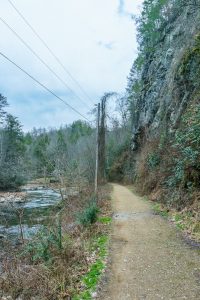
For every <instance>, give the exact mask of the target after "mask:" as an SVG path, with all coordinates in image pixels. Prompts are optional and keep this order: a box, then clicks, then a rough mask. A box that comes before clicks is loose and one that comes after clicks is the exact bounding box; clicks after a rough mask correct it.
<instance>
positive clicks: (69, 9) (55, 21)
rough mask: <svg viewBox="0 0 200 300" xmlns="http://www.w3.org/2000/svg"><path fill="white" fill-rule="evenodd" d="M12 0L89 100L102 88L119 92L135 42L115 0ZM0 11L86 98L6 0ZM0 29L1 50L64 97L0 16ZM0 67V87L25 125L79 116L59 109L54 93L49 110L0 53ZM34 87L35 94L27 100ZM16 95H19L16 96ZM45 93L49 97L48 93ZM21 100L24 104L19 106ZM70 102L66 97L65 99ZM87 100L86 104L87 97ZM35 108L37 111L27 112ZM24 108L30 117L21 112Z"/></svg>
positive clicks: (128, 0) (129, 5)
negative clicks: (67, 116)
mask: <svg viewBox="0 0 200 300" xmlns="http://www.w3.org/2000/svg"><path fill="white" fill-rule="evenodd" d="M12 1H13V3H14V4H15V5H16V6H17V7H18V9H19V10H20V11H21V12H22V13H23V14H24V16H25V17H26V18H27V19H28V20H29V22H30V23H31V24H32V25H33V27H34V28H35V29H36V30H37V32H38V33H39V34H40V35H41V36H42V37H43V38H44V40H45V41H46V42H47V43H48V45H49V46H50V48H51V49H52V50H53V51H54V52H55V53H56V54H57V55H58V57H59V58H60V59H61V61H62V62H63V63H64V65H65V66H66V67H67V68H68V69H69V70H70V71H71V73H72V74H73V76H74V77H76V79H77V80H78V81H79V82H80V83H81V85H82V86H83V87H84V88H85V90H86V91H87V93H88V94H89V95H90V97H91V98H92V99H94V101H95V102H97V101H98V99H99V97H100V96H101V95H102V94H103V93H104V92H106V91H117V92H121V91H123V90H124V89H125V86H126V77H127V75H128V72H129V69H130V67H131V64H132V62H133V59H134V56H135V52H136V48H137V46H136V38H135V36H136V30H135V25H134V22H133V21H132V20H131V18H130V17H122V16H121V15H120V14H119V13H118V7H119V1H118V0H109V1H108V0H84V1H81V0H59V1H49V0H43V1H41V0H29V1H27V0H21V1H17V0H12ZM140 3H141V0H138V1H132V0H124V8H123V9H124V11H125V12H127V13H128V14H134V13H136V12H137V11H138V5H139V4H140ZM0 17H2V18H4V19H5V20H6V21H7V22H8V23H9V25H11V26H12V27H14V29H15V30H16V31H17V33H18V34H20V35H21V36H22V37H23V38H24V39H25V40H26V42H27V43H29V44H30V45H31V46H32V47H33V49H34V50H35V51H36V52H37V53H39V54H40V56H41V57H42V58H43V59H44V60H45V61H46V62H47V63H48V64H49V65H50V66H51V67H52V68H53V69H54V70H55V71H56V72H57V73H58V74H59V76H61V77H62V78H64V79H65V81H66V82H67V84H68V85H69V86H70V87H71V88H72V89H73V90H75V91H76V93H77V94H79V95H80V96H81V97H83V98H84V100H85V101H87V99H86V98H85V97H84V95H83V94H82V93H81V92H80V90H79V89H78V88H77V86H76V85H75V84H74V83H73V81H72V80H71V79H70V78H69V77H68V76H67V75H66V74H65V73H64V72H63V70H62V69H61V68H60V67H59V65H58V64H56V62H55V60H54V59H53V58H52V57H51V55H50V54H49V53H48V52H47V50H46V49H45V48H44V47H43V46H42V44H41V43H40V42H39V41H38V39H37V38H36V37H35V36H34V35H33V34H32V32H31V31H30V29H29V28H28V27H27V26H26V25H25V24H24V23H23V21H22V20H21V19H20V17H19V16H18V15H17V13H16V12H15V11H14V10H13V8H12V7H11V6H10V5H9V3H8V1H1V12H0ZM0 35H1V47H0V48H1V51H2V52H3V53H5V54H6V55H8V56H9V57H10V58H12V59H13V60H14V61H16V62H17V63H18V64H19V65H20V66H23V67H24V68H25V69H26V70H27V71H28V72H30V73H31V74H32V75H33V76H35V77H36V78H37V79H39V80H41V81H42V82H43V83H45V84H46V85H47V86H48V87H50V88H51V89H53V90H55V91H57V93H60V94H59V95H64V97H65V99H66V100H69V101H70V99H71V98H70V99H68V98H66V95H67V92H66V93H65V92H64V86H63V85H62V84H61V83H60V82H59V81H58V80H57V79H55V78H54V76H53V75H52V74H50V73H49V71H48V70H47V69H46V68H45V67H44V66H42V65H41V63H40V62H39V61H38V60H37V59H36V58H35V57H34V56H33V55H32V54H31V53H30V51H29V50H28V49H26V48H25V47H24V45H22V44H21V42H20V41H18V39H17V38H16V37H15V36H14V35H13V34H12V33H10V32H9V30H8V29H7V28H6V27H5V25H4V24H2V23H1V22H0ZM0 68H1V72H0V81H1V83H0V88H1V90H0V92H2V93H4V95H5V96H8V101H9V102H10V104H11V107H13V110H15V114H16V115H17V116H19V118H20V120H21V121H22V123H24V125H25V128H30V127H32V126H39V125H40V126H42V127H43V126H48V125H49V126H51V125H52V121H51V120H52V119H53V120H54V121H53V126H59V125H60V124H61V123H65V122H67V123H69V122H71V121H73V120H75V119H77V118H79V116H77V115H76V114H75V113H73V112H69V111H68V110H66V111H64V110H65V107H64V106H63V104H62V103H59V102H58V101H57V100H56V99H55V104H53V106H52V109H51V110H49V102H48V101H46V102H45V100H44V98H45V96H44V92H43V90H42V89H41V88H40V87H38V86H37V85H36V84H35V83H34V82H32V81H31V80H30V79H28V78H27V77H26V76H25V75H24V74H22V73H20V71H18V70H17V69H15V67H13V66H12V65H9V63H8V62H5V61H4V59H3V58H1V57H0ZM59 91H60V92H59ZM34 93H35V95H36V96H35V97H37V99H35V101H34V102H33V103H32V102H31V101H32V100H31V99H32V97H33V94H34ZM20 95H21V98H22V99H23V101H21V100H20V97H19V96H20ZM38 97H39V98H40V97H41V99H42V100H43V106H42V108H41V107H40V106H39V105H38V103H40V100H41V99H38ZM46 98H47V99H49V95H47V96H46ZM25 100H26V101H27V103H28V104H27V106H26V108H25V111H24V101H25ZM73 101H75V100H73ZM78 101H79V100H77V101H76V103H77V105H75V106H76V107H77V106H78V109H80V110H81V112H82V113H83V112H84V113H86V111H87V109H86V108H84V107H83V105H82V104H80V103H79V104H78ZM73 103H75V102H73ZM73 103H72V101H71V104H73ZM88 105H89V106H90V107H91V104H90V102H89V101H88ZM54 106H55V109H53V107H54ZM16 107H17V108H16ZM14 108H15V109H14ZM10 109H11V110H12V108H10ZM36 113H37V115H35V116H32V115H33V114H36ZM25 114H26V115H25ZM29 114H30V115H31V116H32V117H31V118H28V117H27V116H28V115H29ZM66 115H69V118H66Z"/></svg>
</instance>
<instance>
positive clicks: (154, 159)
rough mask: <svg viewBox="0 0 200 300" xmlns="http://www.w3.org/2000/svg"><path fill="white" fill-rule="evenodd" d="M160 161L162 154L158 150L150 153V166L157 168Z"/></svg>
mask: <svg viewBox="0 0 200 300" xmlns="http://www.w3.org/2000/svg"><path fill="white" fill-rule="evenodd" d="M159 163H160V154H159V153H158V152H153V153H150V154H149V155H148V156H147V165H148V168H149V169H150V170H151V169H155V168H156V167H157V166H158V165H159Z"/></svg>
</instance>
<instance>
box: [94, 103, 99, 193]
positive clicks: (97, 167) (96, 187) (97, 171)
mask: <svg viewBox="0 0 200 300" xmlns="http://www.w3.org/2000/svg"><path fill="white" fill-rule="evenodd" d="M99 120H100V103H98V105H97V130H96V168H95V195H97V191H98V174H99Z"/></svg>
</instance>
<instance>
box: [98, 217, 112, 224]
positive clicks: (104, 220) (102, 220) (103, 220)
mask: <svg viewBox="0 0 200 300" xmlns="http://www.w3.org/2000/svg"><path fill="white" fill-rule="evenodd" d="M98 221H99V222H100V223H102V224H110V223H111V222H112V218H111V217H100V218H98Z"/></svg>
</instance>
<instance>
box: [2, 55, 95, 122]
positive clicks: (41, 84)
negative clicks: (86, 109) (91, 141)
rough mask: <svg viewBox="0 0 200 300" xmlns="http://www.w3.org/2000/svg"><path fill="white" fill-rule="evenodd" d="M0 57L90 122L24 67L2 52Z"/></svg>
mask: <svg viewBox="0 0 200 300" xmlns="http://www.w3.org/2000/svg"><path fill="white" fill-rule="evenodd" d="M0 55H1V56H2V57H4V58H5V59H6V60H8V61H9V62H10V63H11V64H13V65H14V66H15V67H17V68H18V69H19V70H21V71H22V72H23V73H24V74H26V75H27V76H28V77H30V78H31V79H32V80H33V81H35V82H36V83H37V84H38V85H40V86H41V87H43V88H44V89H45V90H46V91H48V92H49V93H50V94H52V95H53V96H54V97H56V98H57V99H59V100H60V101H61V102H63V103H64V104H65V105H66V106H68V107H69V108H70V109H72V110H73V111H74V112H76V113H77V114H78V115H80V116H81V117H82V118H84V119H85V120H87V121H88V122H90V120H89V119H88V118H87V117H85V116H84V115H83V114H82V113H80V112H79V111H78V110H77V109H75V108H74V107H73V106H71V105H70V104H69V103H68V102H66V101H65V100H63V99H62V98H61V97H59V96H58V95H56V93H54V92H53V91H52V90H50V89H49V88H48V87H46V86H45V85H44V84H43V83H41V82H40V81H39V80H38V79H36V78H35V77H34V76H32V75H31V74H29V73H28V72H27V71H26V70H24V69H23V68H22V67H20V66H19V65H18V64H16V63H15V62H14V61H13V60H11V59H10V58H9V57H8V56H6V55H5V54H3V53H2V52H0Z"/></svg>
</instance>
